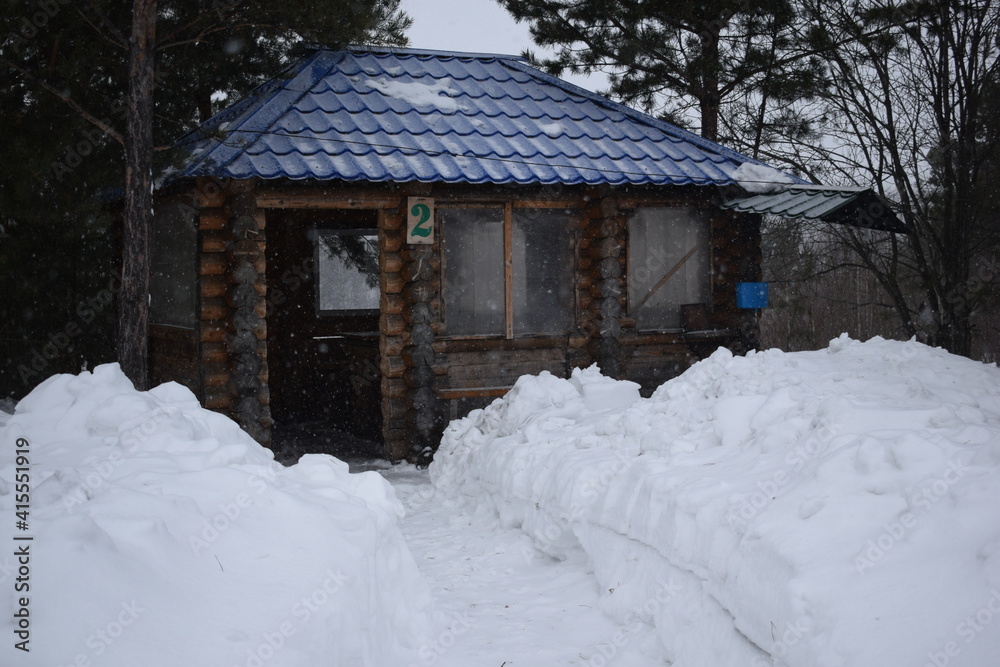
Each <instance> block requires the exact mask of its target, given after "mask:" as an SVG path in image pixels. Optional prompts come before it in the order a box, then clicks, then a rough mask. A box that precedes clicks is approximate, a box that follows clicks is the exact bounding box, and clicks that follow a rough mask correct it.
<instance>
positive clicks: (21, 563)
mask: <svg viewBox="0 0 1000 667" xmlns="http://www.w3.org/2000/svg"><path fill="white" fill-rule="evenodd" d="M0 446H2V449H0V637H2V642H0V665H4V666H7V665H10V666H12V667H13V666H21V665H25V666H27V665H31V666H35V665H37V666H39V667H42V666H45V667H56V666H59V667H62V666H64V665H74V666H77V667H88V666H89V665H94V666H98V665H100V666H112V665H114V666H118V665H120V666H121V667H140V666H142V667H178V666H180V665H185V666H191V667H200V666H204V667H231V666H241V667H242V666H246V667H262V666H263V665H282V666H288V667H316V666H317V665H344V666H345V667H346V666H348V665H358V666H362V665H372V666H382V665H385V666H390V665H405V664H408V663H409V662H410V661H412V660H416V659H417V658H418V656H417V653H416V651H417V649H418V648H419V647H420V646H422V645H423V644H425V643H427V641H428V640H429V638H430V636H431V635H430V629H431V628H430V625H429V621H430V617H429V606H430V603H431V595H430V591H429V590H428V589H427V587H426V584H425V583H424V580H423V578H422V577H421V575H420V573H419V572H418V571H417V568H416V567H415V564H414V562H413V559H412V558H411V556H410V552H409V550H408V549H407V547H406V545H405V543H404V542H403V539H402V536H401V534H400V532H399V529H398V526H397V520H398V518H399V517H400V516H401V515H402V512H403V509H402V505H400V504H399V502H398V500H397V499H396V497H395V494H394V493H393V491H392V488H391V487H390V486H389V484H388V483H387V482H385V480H384V479H383V478H382V477H380V476H379V475H378V474H377V473H375V472H368V473H363V474H356V475H352V474H348V470H347V464H345V463H343V462H340V461H338V460H336V459H334V458H332V457H328V456H305V457H303V458H302V460H301V461H300V462H299V463H298V464H296V465H295V466H292V467H290V468H284V467H282V466H281V465H279V464H277V463H275V462H274V460H273V457H272V456H271V453H270V452H269V451H268V450H266V449H264V448H262V447H261V446H260V445H258V444H257V443H255V442H254V441H253V440H252V439H250V437H249V436H247V435H246V434H244V433H243V432H242V431H241V430H240V429H239V428H238V427H237V426H236V424H234V423H233V422H232V421H230V420H229V419H227V418H226V417H223V416H222V415H218V414H216V413H213V412H209V411H207V410H204V409H202V408H201V407H199V406H198V402H197V401H196V400H195V398H194V396H193V395H192V394H191V393H190V392H189V391H188V390H187V389H184V388H183V387H181V386H179V385H176V384H165V385H161V386H160V387H157V388H156V389H153V390H152V391H149V392H145V393H140V392H137V391H135V390H134V389H133V388H132V385H131V384H130V383H129V381H128V380H127V379H126V378H125V376H124V375H122V373H121V372H120V370H119V369H118V367H117V366H100V367H98V368H96V369H95V370H94V372H93V373H83V374H81V375H79V376H70V375H61V376H56V377H54V378H51V379H49V380H47V381H46V382H45V383H43V384H42V385H41V386H39V387H38V388H37V389H35V391H34V392H32V393H31V394H30V395H29V396H27V397H26V398H25V399H24V400H22V401H21V402H20V403H19V404H18V406H17V412H16V414H15V415H14V416H13V417H11V418H10V419H9V420H8V421H7V424H6V425H5V426H3V427H0ZM19 456H20V457H21V458H20V459H18V457H19ZM22 468H23V469H26V470H27V474H26V475H22V476H21V477H20V479H18V480H16V479H15V476H16V475H17V474H20V473H22ZM25 500H28V502H27V503H25V502H24V501H25ZM21 504H26V505H28V506H29V507H27V508H22V507H19V505H21ZM19 512H20V514H19ZM19 521H24V527H23V528H22V527H21V526H20V525H19V524H18V522H19ZM24 538H31V539H30V540H29V539H24ZM19 645H20V646H19ZM23 649H27V651H25V650H23Z"/></svg>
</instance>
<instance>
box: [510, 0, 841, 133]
mask: <svg viewBox="0 0 1000 667" xmlns="http://www.w3.org/2000/svg"><path fill="white" fill-rule="evenodd" d="M498 2H500V4H501V5H503V6H504V7H506V8H507V10H508V11H510V12H511V14H512V15H513V16H514V18H515V19H516V20H518V21H527V22H528V23H529V24H530V29H531V35H532V37H533V39H534V40H535V42H536V43H537V44H538V45H540V46H544V47H556V55H555V57H554V58H551V59H548V60H543V61H541V63H540V64H541V65H542V66H544V67H546V68H547V69H548V70H549V71H550V72H552V73H553V74H556V75H558V74H560V73H561V72H563V71H565V70H569V71H572V72H593V71H598V70H600V71H606V72H609V73H610V81H611V88H610V90H609V91H608V92H609V94H611V95H612V96H614V97H616V98H618V99H621V100H623V101H624V102H626V103H629V104H637V105H639V106H641V107H642V108H643V109H644V110H646V111H649V112H654V113H658V114H659V115H661V116H662V117H664V118H666V119H667V120H670V121H672V122H674V123H677V124H681V125H685V124H688V122H689V120H690V117H691V115H692V114H691V111H692V110H693V109H692V107H695V106H696V107H697V117H698V120H699V122H700V131H701V135H702V136H703V137H705V138H707V139H712V140H718V139H719V135H720V115H722V114H723V113H724V110H725V108H726V104H727V102H729V101H731V100H732V101H736V102H737V103H743V102H745V101H746V100H747V99H748V97H753V99H754V105H753V108H754V109H755V111H754V114H755V115H759V116H760V117H761V118H760V121H761V127H762V126H763V122H764V121H765V118H766V117H767V116H769V115H772V114H773V112H774V105H775V103H776V102H781V101H785V100H789V99H796V98H798V97H802V96H804V95H807V94H808V93H809V91H810V90H812V88H813V87H814V86H817V85H819V84H820V83H821V82H822V77H821V72H822V63H821V61H820V59H819V58H818V57H816V55H815V54H814V53H811V52H809V51H802V50H801V49H798V48H797V44H799V40H797V38H796V30H797V29H796V24H795V19H796V13H795V11H794V8H793V6H792V3H790V2H789V1H788V0H761V1H760V2H755V3H747V2H746V1H745V0H715V1H709V2H706V1H703V0H678V1H675V2H663V1H662V0H498ZM734 113H735V111H734ZM783 122H788V120H787V119H786V120H785V121H783ZM730 126H731V127H732V125H730ZM754 135H755V133H753V132H751V133H750V136H751V137H752V136H754ZM749 141H751V142H752V139H750V140H749ZM759 141H760V137H759V136H757V142H758V144H759Z"/></svg>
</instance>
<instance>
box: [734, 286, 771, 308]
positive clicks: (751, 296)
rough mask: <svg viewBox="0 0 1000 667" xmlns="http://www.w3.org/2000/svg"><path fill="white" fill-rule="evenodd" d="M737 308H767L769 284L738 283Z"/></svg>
mask: <svg viewBox="0 0 1000 667" xmlns="http://www.w3.org/2000/svg"><path fill="white" fill-rule="evenodd" d="M736 307H737V308H767V283H736Z"/></svg>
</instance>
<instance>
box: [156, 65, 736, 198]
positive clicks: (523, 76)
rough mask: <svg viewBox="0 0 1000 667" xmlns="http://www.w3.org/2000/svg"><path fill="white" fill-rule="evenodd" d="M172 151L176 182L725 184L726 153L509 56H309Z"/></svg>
mask: <svg viewBox="0 0 1000 667" xmlns="http://www.w3.org/2000/svg"><path fill="white" fill-rule="evenodd" d="M179 145H180V146H181V147H182V148H183V149H184V151H185V153H184V155H185V158H184V160H183V161H182V163H181V165H180V167H178V168H176V169H174V170H173V171H172V172H170V173H169V175H168V176H167V178H168V179H169V180H174V179H178V178H185V177H195V176H216V177H221V178H237V179H245V178H262V179H295V180H303V179H315V180H321V181H323V180H347V181H376V182H380V181H395V182H405V181H424V182H445V183H524V184H527V183H540V184H555V183H562V184H601V183H609V184H625V183H633V184H676V185H688V184H694V185H730V184H733V183H735V182H736V181H735V179H734V177H733V174H734V172H735V171H736V169H737V168H738V167H739V165H740V164H742V163H744V162H755V161H754V160H752V159H751V158H749V157H747V156H745V155H741V154H739V153H737V152H735V151H732V150H730V149H728V148H725V147H723V146H720V145H718V144H716V143H713V142H711V141H707V140H705V139H703V138H701V137H699V136H697V135H695V134H692V133H690V132H687V131H685V130H682V129H679V128H677V127H674V126H673V125H669V124H667V123H664V122H661V121H659V120H657V119H655V118H652V117H650V116H647V115H645V114H642V113H639V112H637V111H635V110H633V109H629V108H627V107H624V106H622V105H619V104H616V103H615V102H612V101H611V100H609V99H607V98H604V97H601V96H599V95H595V94H594V93H591V92H589V91H586V90H584V89H582V88H579V87H577V86H574V85H573V84H570V83H568V82H566V81H562V80H560V79H557V78H555V77H552V76H549V75H548V74H545V73H543V72H540V71H539V70H536V69H534V68H532V67H531V66H529V65H528V64H527V63H526V62H525V61H524V60H523V59H521V58H518V57H515V56H503V55H489V54H464V53H446V52H438V51H413V50H401V49H376V48H371V49H368V48H364V49H362V48H352V49H350V50H347V51H330V50H317V51H314V52H312V53H310V54H309V55H307V56H305V57H304V58H303V59H302V60H300V61H298V62H297V63H295V64H294V65H292V66H291V67H290V68H289V69H288V70H286V72H284V73H283V74H282V75H281V76H279V77H276V78H275V79H273V80H271V81H269V82H268V83H266V84H264V85H263V86H261V87H259V88H258V89H257V90H255V91H254V92H253V93H251V94H250V95H249V96H248V97H247V98H245V99H243V100H242V101H240V102H238V103H237V104H235V105H233V106H232V107H230V108H229V109H227V110H225V111H223V112H221V113H220V114H218V115H217V116H215V117H214V118H212V119H211V120H209V121H208V122H207V123H205V124H204V125H203V126H202V127H201V128H200V129H199V130H198V131H196V132H194V133H192V134H190V135H188V136H186V137H184V138H183V139H182V140H181V141H180V142H179Z"/></svg>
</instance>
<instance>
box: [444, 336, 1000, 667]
mask: <svg viewBox="0 0 1000 667" xmlns="http://www.w3.org/2000/svg"><path fill="white" fill-rule="evenodd" d="M609 382H611V381H610V380H608V379H607V378H603V377H600V376H599V375H597V373H596V371H595V370H594V369H589V370H588V371H577V372H575V373H574V376H573V378H572V379H571V380H562V379H558V378H555V377H553V376H551V375H549V374H547V373H542V374H541V375H539V376H533V377H523V378H521V379H520V380H519V381H518V382H517V384H516V385H515V386H514V388H513V389H512V390H511V392H510V393H509V394H508V395H507V396H506V397H505V398H504V399H502V400H498V401H496V402H494V403H493V404H492V405H491V406H489V407H488V408H486V409H485V410H483V411H477V412H475V413H472V414H470V415H469V416H468V417H467V418H466V419H464V420H460V421H457V422H454V423H452V424H451V425H450V426H449V428H448V430H447V431H446V433H445V437H444V440H443V442H442V445H441V448H440V450H439V452H438V453H437V455H436V457H435V461H434V463H433V464H432V466H431V478H432V480H433V481H434V483H435V485H436V487H438V489H439V490H441V491H443V492H444V493H447V494H448V495H450V496H452V497H457V498H465V499H468V500H469V501H470V502H477V503H480V504H488V505H491V506H492V507H493V508H494V509H495V510H496V511H497V512H498V514H499V516H500V517H501V519H502V520H503V521H504V522H505V523H506V524H508V525H516V526H521V527H522V529H523V530H524V531H525V532H526V533H528V534H529V535H531V536H532V538H533V540H534V544H535V546H536V547H537V548H538V549H540V550H542V551H544V552H546V553H548V554H550V555H552V556H555V557H557V558H562V557H566V556H567V555H569V554H571V553H572V552H574V551H575V550H578V549H581V548H582V549H583V550H584V551H585V552H586V554H587V555H588V556H589V558H590V560H591V562H592V564H593V567H594V570H595V576H596V577H597V579H598V583H599V585H600V588H601V591H602V593H603V597H602V605H603V607H604V609H605V611H607V612H608V613H610V614H611V615H612V616H614V617H615V618H616V619H617V620H619V621H620V622H623V623H633V622H638V621H645V622H647V623H654V624H655V626H656V629H657V633H658V635H659V638H660V640H661V642H662V644H663V647H664V655H665V657H666V658H667V659H668V660H672V661H674V664H675V665H677V666H678V667H704V666H705V665H716V666H722V665H753V666H757V665H772V664H773V665H795V666H801V665H815V666H823V667H827V666H830V667H832V666H845V667H846V666H857V667H862V666H864V667H867V666H870V665H916V666H918V667H919V666H920V665H931V666H933V667H943V666H944V665H975V666H977V667H978V666H981V665H987V664H995V663H996V659H997V656H1000V521H998V517H1000V509H998V508H1000V370H998V369H997V368H996V367H995V366H985V365H982V364H979V363H976V362H972V361H969V360H967V359H963V358H959V357H955V356H952V355H949V354H947V353H945V352H943V351H941V350H938V349H932V348H928V347H926V346H923V345H920V344H918V343H916V342H907V343H901V342H894V341H885V340H881V339H874V340H871V341H869V342H867V343H859V342H856V341H852V340H850V339H848V338H847V337H846V336H844V337H841V338H839V339H836V340H834V341H832V342H831V344H830V346H829V348H828V349H826V350H822V351H818V352H802V353H789V354H786V353H782V352H780V351H776V350H771V351H767V352H763V353H758V354H751V355H748V356H747V357H733V356H732V355H731V354H730V353H729V352H727V351H725V350H720V351H718V352H716V353H715V354H714V355H712V356H711V357H710V358H708V359H706V360H704V361H702V362H700V363H698V364H696V365H695V366H694V367H692V368H691V369H690V370H689V371H688V372H686V373H685V374H684V375H682V376H681V377H679V378H676V379H674V380H672V381H670V382H667V383H666V384H664V385H663V386H662V387H660V388H659V389H658V390H657V391H656V393H655V394H654V395H653V396H652V397H651V398H650V399H636V397H635V392H634V386H632V385H631V383H616V386H617V387H618V388H619V390H618V391H617V392H615V391H612V389H611V387H610V385H609ZM601 395H603V396H605V397H606V398H605V399H604V400H605V403H604V405H606V406H609V407H607V408H606V409H601V408H600V407H599V406H598V405H597V404H595V400H594V397H596V396H601ZM607 657H608V658H609V659H608V664H614V656H613V655H612V656H607ZM602 660H603V658H602ZM592 662H593V661H592ZM602 664H603V663H602ZM595 667H599V666H596V665H595Z"/></svg>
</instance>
